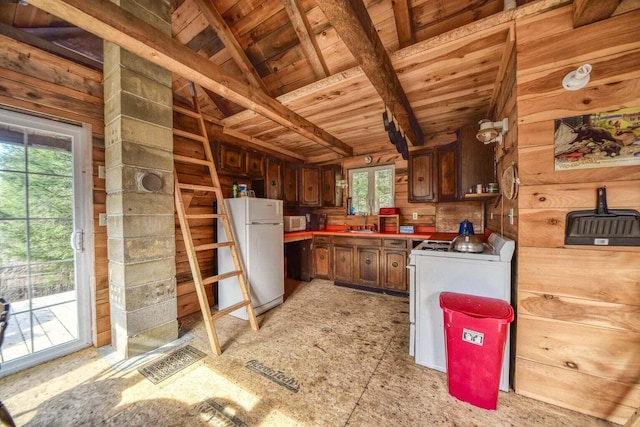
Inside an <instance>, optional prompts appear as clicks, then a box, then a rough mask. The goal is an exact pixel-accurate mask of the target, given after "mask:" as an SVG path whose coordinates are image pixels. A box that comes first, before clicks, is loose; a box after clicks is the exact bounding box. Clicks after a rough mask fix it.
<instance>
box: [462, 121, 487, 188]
mask: <svg viewBox="0 0 640 427" xmlns="http://www.w3.org/2000/svg"><path fill="white" fill-rule="evenodd" d="M477 132H478V125H475V124H474V125H469V126H464V127H462V128H461V129H460V130H459V131H458V140H459V141H460V162H459V167H460V185H459V193H460V198H461V199H464V197H465V194H467V193H468V192H469V189H470V187H471V186H475V185H477V184H482V185H483V186H486V185H487V184H489V183H490V182H496V172H495V165H494V163H495V156H496V153H495V149H496V145H495V144H483V143H481V142H479V141H478V140H477V139H476V133H477ZM494 196H497V194H487V197H494ZM474 197H475V196H474Z"/></svg>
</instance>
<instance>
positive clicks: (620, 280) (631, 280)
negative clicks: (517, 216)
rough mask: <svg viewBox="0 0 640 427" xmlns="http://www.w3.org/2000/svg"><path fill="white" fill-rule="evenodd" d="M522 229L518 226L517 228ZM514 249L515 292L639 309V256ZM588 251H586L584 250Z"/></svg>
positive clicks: (639, 254) (595, 250) (601, 252)
mask: <svg viewBox="0 0 640 427" xmlns="http://www.w3.org/2000/svg"><path fill="white" fill-rule="evenodd" d="M521 228H522V224H521ZM584 248H585V249H582V250H576V249H552V248H541V247H529V246H525V245H523V244H522V242H521V241H519V245H518V292H535V293H539V294H549V295H554V296H564V297H573V298H582V299H585V300H591V301H599V302H608V303H616V304H624V305H628V306H633V307H635V309H636V310H637V309H638V307H640V281H638V277H640V263H638V257H640V252H622V251H620V250H621V248H620V247H618V248H617V250H616V251H613V250H612V251H601V250H599V249H596V248H594V247H591V246H585V247H584ZM586 248H588V249H586Z"/></svg>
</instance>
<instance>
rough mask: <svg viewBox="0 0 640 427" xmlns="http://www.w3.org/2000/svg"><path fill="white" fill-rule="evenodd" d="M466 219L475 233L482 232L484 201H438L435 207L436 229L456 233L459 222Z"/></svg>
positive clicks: (480, 233) (440, 231) (441, 231)
mask: <svg viewBox="0 0 640 427" xmlns="http://www.w3.org/2000/svg"><path fill="white" fill-rule="evenodd" d="M465 219H468V220H469V221H470V222H472V223H473V230H474V232H475V233H476V234H479V235H482V234H484V202H450V203H438V204H437V207H436V231H437V232H439V233H457V232H458V231H459V229H460V223H461V222H462V221H464V220H465Z"/></svg>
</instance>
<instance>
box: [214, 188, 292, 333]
mask: <svg viewBox="0 0 640 427" xmlns="http://www.w3.org/2000/svg"><path fill="white" fill-rule="evenodd" d="M225 206H226V208H227V214H228V215H229V221H230V222H231V228H232V229H233V232H234V235H235V240H236V244H237V245H238V249H239V253H240V258H241V261H242V263H243V265H244V270H245V273H246V276H247V282H248V284H249V288H250V291H251V302H252V303H253V307H254V310H255V313H256V315H259V314H261V313H264V312H265V311H267V310H269V309H271V308H273V307H276V306H278V305H280V304H282V302H283V296H284V242H283V238H284V234H283V217H282V200H272V199H258V198H255V197H241V198H237V199H225ZM217 233H218V241H219V242H225V241H226V240H227V239H226V234H225V231H224V227H223V225H222V221H218V230H217ZM234 270H235V266H234V265H233V259H232V258H231V251H230V250H229V249H228V248H223V249H219V250H218V274H223V273H226V272H230V271H234ZM240 301H242V292H241V291H240V283H239V281H238V278H237V277H232V278H229V279H224V280H221V281H220V282H219V283H218V309H219V310H223V309H225V308H227V307H230V306H232V305H234V304H237V303H239V302H240ZM231 315H232V316H235V317H238V318H240V319H244V320H247V319H248V315H247V309H246V307H242V308H241V309H238V310H236V311H234V312H232V313H231Z"/></svg>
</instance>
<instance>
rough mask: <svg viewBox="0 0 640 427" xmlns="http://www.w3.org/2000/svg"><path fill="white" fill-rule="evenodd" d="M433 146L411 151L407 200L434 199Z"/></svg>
mask: <svg viewBox="0 0 640 427" xmlns="http://www.w3.org/2000/svg"><path fill="white" fill-rule="evenodd" d="M437 157H438V153H437V151H436V150H435V149H433V148H427V149H421V150H416V151H412V152H411V157H409V201H410V202H433V201H435V199H436V194H435V188H436V187H435V180H436V160H437Z"/></svg>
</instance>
